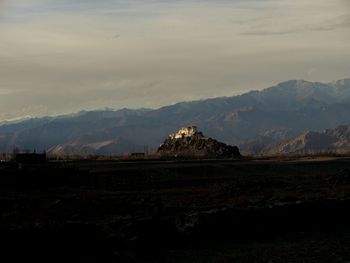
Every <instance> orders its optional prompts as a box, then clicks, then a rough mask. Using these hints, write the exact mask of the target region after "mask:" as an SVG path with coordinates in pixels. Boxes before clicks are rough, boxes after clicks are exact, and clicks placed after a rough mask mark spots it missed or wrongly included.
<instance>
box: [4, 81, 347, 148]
mask: <svg viewBox="0 0 350 263" xmlns="http://www.w3.org/2000/svg"><path fill="white" fill-rule="evenodd" d="M349 112H350V79H344V80H339V81H334V82H331V83H319V82H309V81H304V80H290V81H286V82H282V83H280V84H277V85H275V86H273V87H269V88H266V89H264V90H261V91H250V92H247V93H244V94H242V95H239V96H232V97H220V98H213V99H206V100H199V101H192V102H180V103H177V104H174V105H170V106H166V107H162V108H159V109H137V110H130V109H122V110H117V111H113V110H99V111H82V112H79V113H77V114H71V115H65V116H58V117H44V118H33V119H28V120H24V121H17V122H15V123H5V124H2V125H1V126H0V151H7V152H10V151H12V150H13V148H14V147H18V148H20V149H28V150H33V149H36V150H37V151H43V150H46V151H49V152H52V153H56V154H60V153H75V152H80V153H94V154H126V153H130V152H140V151H142V152H143V151H144V150H145V149H148V150H150V151H151V150H155V149H157V148H158V147H159V145H160V144H161V142H163V141H164V139H165V138H166V137H167V136H168V134H169V133H170V132H171V131H173V130H178V129H179V128H180V127H184V126H193V125H194V126H197V127H199V128H200V129H201V131H203V132H204V133H205V134H207V135H208V136H210V137H212V138H215V139H217V140H219V141H222V142H224V143H226V144H230V145H238V146H239V147H240V149H241V151H242V152H253V153H260V152H267V151H270V150H271V145H274V146H276V145H278V144H279V143H283V142H285V141H286V140H288V139H291V138H294V137H296V136H298V135H300V134H302V133H305V132H306V131H310V130H313V131H321V130H324V129H327V128H333V127H336V126H338V125H343V124H347V123H350V114H349Z"/></svg>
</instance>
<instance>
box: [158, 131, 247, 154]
mask: <svg viewBox="0 0 350 263" xmlns="http://www.w3.org/2000/svg"><path fill="white" fill-rule="evenodd" d="M157 153H158V154H159V155H160V156H162V157H200V158H240V157H241V155H240V152H239V149H238V147H236V146H231V145H226V144H224V143H221V142H218V141H217V140H214V139H212V138H208V137H205V136H204V135H203V133H202V132H200V131H198V130H197V128H196V127H195V126H192V127H186V128H182V129H180V130H179V131H178V132H177V133H173V134H170V135H169V137H168V138H167V139H166V140H165V141H164V143H163V144H162V145H161V146H160V147H159V149H158V151H157Z"/></svg>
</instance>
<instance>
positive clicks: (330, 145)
mask: <svg viewBox="0 0 350 263" xmlns="http://www.w3.org/2000/svg"><path fill="white" fill-rule="evenodd" d="M349 151H350V124H348V125H340V126H338V127H336V128H334V129H326V130H324V131H322V132H315V131H307V132H304V133H303V134H301V135H299V136H297V137H295V138H292V139H289V140H286V141H284V142H281V143H279V144H277V145H275V146H274V147H271V149H270V150H269V153H272V154H286V153H319V152H338V153H341V152H349Z"/></svg>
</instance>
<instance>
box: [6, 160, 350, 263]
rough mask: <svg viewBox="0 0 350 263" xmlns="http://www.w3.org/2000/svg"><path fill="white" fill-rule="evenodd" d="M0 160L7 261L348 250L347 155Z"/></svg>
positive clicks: (298, 257) (278, 257)
mask: <svg viewBox="0 0 350 263" xmlns="http://www.w3.org/2000/svg"><path fill="white" fill-rule="evenodd" d="M1 165H2V166H1V168H0V205H1V217H0V220H1V221H0V239H1V241H2V243H5V245H4V246H2V249H1V250H2V254H3V255H4V256H5V255H6V256H9V258H10V259H12V261H11V260H10V261H8V262H18V261H19V260H20V259H30V258H31V259H36V261H37V262H343V263H345V262H350V223H349V222H350V215H348V211H349V210H350V159H349V158H326V157H324V158H321V159H310V158H303V159H288V158H285V159H283V160H277V159H266V160H221V161H220V160H214V161H209V160H206V161H205V160H203V161H143V162H142V161H140V162H137V161H135V162H118V161H74V162H50V163H48V164H47V165H44V166H40V167H35V166H32V167H28V166H27V167H23V168H22V169H17V168H16V167H15V166H12V165H10V164H8V163H4V164H1Z"/></svg>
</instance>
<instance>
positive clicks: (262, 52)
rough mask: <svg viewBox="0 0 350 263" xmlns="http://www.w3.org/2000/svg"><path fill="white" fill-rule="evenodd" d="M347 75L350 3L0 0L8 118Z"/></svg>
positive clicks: (1, 82)
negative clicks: (289, 80)
mask: <svg viewBox="0 0 350 263" xmlns="http://www.w3.org/2000/svg"><path fill="white" fill-rule="evenodd" d="M349 77H350V1H349V0H332V1H330V0H99V1H96V0H75V1H74V0H0V121H1V120H5V119H13V118H18V117H24V116H42V115H55V114H62V113H68V112H74V111H79V110H82V109H98V108H104V107H112V108H115V109H118V108H123V107H129V108H139V107H152V108H156V107H160V106H163V105H167V104H171V103H175V102H178V101H183V100H195V99H202V98H208V97H218V96H230V95H235V94H240V93H243V92H245V91H248V90H251V89H262V88H264V87H267V86H270V85H273V84H276V83H278V82H280V81H284V80H288V79H306V80H311V81H321V82H330V81H332V80H336V79H343V78H349Z"/></svg>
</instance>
